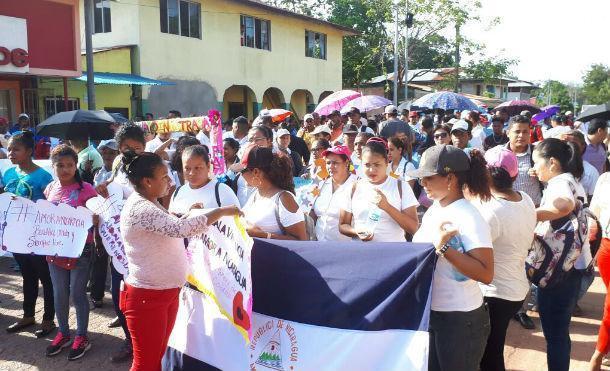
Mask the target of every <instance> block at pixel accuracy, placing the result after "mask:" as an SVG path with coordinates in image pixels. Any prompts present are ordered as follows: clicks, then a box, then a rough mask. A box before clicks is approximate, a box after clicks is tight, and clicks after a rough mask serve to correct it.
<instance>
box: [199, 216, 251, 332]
mask: <svg viewBox="0 0 610 371" xmlns="http://www.w3.org/2000/svg"><path fill="white" fill-rule="evenodd" d="M252 245H253V241H252V238H251V237H250V236H248V234H247V233H246V230H245V228H244V227H243V225H242V224H241V222H240V219H239V217H224V218H221V219H220V220H218V221H217V222H216V223H214V224H212V225H211V226H210V228H209V229H208V231H207V232H206V233H204V234H202V235H201V236H198V237H195V238H192V239H191V240H190V242H189V246H188V248H187V253H188V256H189V259H190V266H191V274H190V275H189V278H188V281H189V283H191V284H192V285H194V286H195V287H197V288H198V289H199V290H201V291H203V292H205V293H206V294H207V295H209V296H210V297H211V298H212V299H213V300H214V302H215V303H216V305H217V306H218V308H219V310H220V312H221V313H222V314H223V315H224V316H225V317H226V318H228V319H229V320H230V321H231V322H232V323H233V325H234V326H235V327H236V328H237V330H238V331H239V332H240V333H241V334H242V336H244V338H246V339H249V338H250V336H251V333H252V326H251V324H252V320H251V318H252V280H251V276H250V262H251V254H252Z"/></svg>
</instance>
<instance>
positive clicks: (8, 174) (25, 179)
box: [2, 167, 53, 201]
mask: <svg viewBox="0 0 610 371" xmlns="http://www.w3.org/2000/svg"><path fill="white" fill-rule="evenodd" d="M52 181H53V176H52V175H51V174H49V172H48V171H46V170H44V169H43V168H41V167H39V168H38V169H36V170H34V171H32V172H31V173H29V174H26V173H24V172H22V171H21V170H19V169H17V167H12V168H10V169H8V170H6V171H5V172H4V176H3V177H2V183H3V184H4V191H5V192H10V193H13V194H15V195H17V196H20V197H24V198H29V199H30V200H32V201H38V200H40V199H44V198H45V196H44V190H45V188H46V187H47V185H48V184H49V183H51V182H52Z"/></svg>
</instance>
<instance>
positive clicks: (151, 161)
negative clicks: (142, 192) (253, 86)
mask: <svg viewBox="0 0 610 371" xmlns="http://www.w3.org/2000/svg"><path fill="white" fill-rule="evenodd" d="M121 161H122V162H123V167H122V169H123V171H124V172H125V174H126V175H127V179H129V182H130V183H131V184H133V186H134V187H135V188H139V187H140V183H141V182H142V179H143V178H153V177H154V174H155V169H156V168H157V167H159V166H165V164H164V163H163V159H161V157H160V156H159V155H157V154H154V153H150V152H143V153H141V154H139V155H138V154H136V153H135V152H134V151H127V152H125V153H124V154H123V157H122V158H121Z"/></svg>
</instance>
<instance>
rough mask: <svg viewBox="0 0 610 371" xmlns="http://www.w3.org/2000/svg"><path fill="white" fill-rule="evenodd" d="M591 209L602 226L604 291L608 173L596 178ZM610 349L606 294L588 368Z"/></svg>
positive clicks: (608, 259)
mask: <svg viewBox="0 0 610 371" xmlns="http://www.w3.org/2000/svg"><path fill="white" fill-rule="evenodd" d="M591 211H592V212H593V213H594V214H595V216H597V217H598V218H599V221H600V224H601V226H602V237H603V239H602V244H601V247H600V248H599V251H598V252H597V268H598V269H599V274H600V275H601V276H602V280H603V281H604V285H606V291H608V286H609V285H610V173H604V174H602V176H600V177H599V179H598V180H597V185H596V186H595V193H593V198H592V199H591ZM608 351H610V295H608V294H606V302H605V303H604V317H603V318H602V323H601V325H600V326H599V335H598V336H597V347H596V348H595V353H593V356H592V357H591V361H590V362H589V369H590V370H592V371H599V370H600V369H601V366H602V360H603V358H604V356H605V355H606V354H608Z"/></svg>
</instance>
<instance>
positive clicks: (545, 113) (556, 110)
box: [532, 104, 561, 121]
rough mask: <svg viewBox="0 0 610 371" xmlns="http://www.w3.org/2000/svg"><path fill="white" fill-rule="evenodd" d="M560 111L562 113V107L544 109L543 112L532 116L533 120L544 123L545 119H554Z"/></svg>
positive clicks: (552, 106)
mask: <svg viewBox="0 0 610 371" xmlns="http://www.w3.org/2000/svg"><path fill="white" fill-rule="evenodd" d="M559 111H561V107H559V106H558V105H555V104H553V105H550V106H546V107H542V111H541V112H540V113H537V114H535V115H534V116H532V119H534V120H536V121H543V120H544V119H547V118H549V117H553V116H554V115H556V114H558V113H559Z"/></svg>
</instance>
